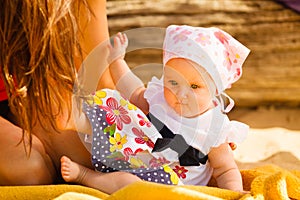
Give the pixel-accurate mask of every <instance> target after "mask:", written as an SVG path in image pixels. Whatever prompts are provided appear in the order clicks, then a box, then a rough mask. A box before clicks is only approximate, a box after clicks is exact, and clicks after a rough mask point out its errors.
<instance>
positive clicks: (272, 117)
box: [229, 107, 300, 170]
mask: <svg viewBox="0 0 300 200" xmlns="http://www.w3.org/2000/svg"><path fill="white" fill-rule="evenodd" d="M299 116H300V109H299V108H298V109H296V108H294V109H292V108H273V107H271V108H266V107H262V108H258V109H246V108H245V109H243V108H236V109H235V110H233V111H232V113H230V114H229V117H230V119H231V120H238V121H241V122H244V123H246V124H248V125H249V126H250V132H249V134H248V137H247V140H246V141H244V142H243V143H242V144H239V145H238V148H237V149H236V150H235V151H234V154H235V158H236V161H237V163H238V165H239V167H240V168H241V169H247V168H251V167H255V166H261V165H267V164H275V165H278V166H280V167H283V168H285V169H291V170H293V169H297V170H300V117H299Z"/></svg>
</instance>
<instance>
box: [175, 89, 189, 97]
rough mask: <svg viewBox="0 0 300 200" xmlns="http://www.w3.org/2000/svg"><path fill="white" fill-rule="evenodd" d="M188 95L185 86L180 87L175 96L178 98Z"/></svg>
mask: <svg viewBox="0 0 300 200" xmlns="http://www.w3.org/2000/svg"><path fill="white" fill-rule="evenodd" d="M187 97H188V90H187V89H186V88H181V89H180V90H178V91H177V98H178V99H179V100H183V99H186V98H187Z"/></svg>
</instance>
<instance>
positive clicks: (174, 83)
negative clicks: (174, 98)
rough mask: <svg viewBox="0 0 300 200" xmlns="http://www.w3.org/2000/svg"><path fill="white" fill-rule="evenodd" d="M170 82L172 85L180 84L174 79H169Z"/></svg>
mask: <svg viewBox="0 0 300 200" xmlns="http://www.w3.org/2000/svg"><path fill="white" fill-rule="evenodd" d="M169 83H170V84H171V85H178V83H177V82H176V81H174V80H169Z"/></svg>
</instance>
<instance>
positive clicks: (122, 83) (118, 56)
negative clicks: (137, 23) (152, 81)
mask: <svg viewBox="0 0 300 200" xmlns="http://www.w3.org/2000/svg"><path fill="white" fill-rule="evenodd" d="M127 45H128V39H127V36H126V35H125V34H123V33H118V34H117V36H116V37H115V38H114V45H113V46H112V45H109V49H110V56H109V63H110V66H109V69H110V73H111V75H112V79H113V81H114V83H115V85H116V88H117V90H118V91H119V92H120V93H121V94H122V96H124V97H126V98H127V99H129V101H130V102H131V103H133V104H134V105H136V106H137V107H139V108H140V109H141V110H142V111H143V112H144V113H146V114H147V113H148V110H149V105H148V102H147V100H146V99H145V98H144V92H145V89H146V88H145V86H144V84H143V82H142V81H141V80H140V79H139V78H138V77H137V76H136V75H134V73H132V71H131V70H130V68H129V67H128V65H127V63H126V61H125V60H124V55H125V51H126V48H127Z"/></svg>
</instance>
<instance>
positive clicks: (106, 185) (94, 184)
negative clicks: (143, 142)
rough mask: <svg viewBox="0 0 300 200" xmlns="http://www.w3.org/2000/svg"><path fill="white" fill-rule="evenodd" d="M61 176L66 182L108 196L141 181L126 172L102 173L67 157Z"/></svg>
mask: <svg viewBox="0 0 300 200" xmlns="http://www.w3.org/2000/svg"><path fill="white" fill-rule="evenodd" d="M61 174H62V177H63V178H64V180H65V181H66V182H73V183H77V184H81V185H84V186H87V187H91V188H95V189H98V190H100V191H102V192H105V193H107V194H111V193H114V192H115V191H117V190H119V189H121V188H123V187H125V186H126V185H129V184H131V183H134V182H137V181H141V179H140V178H138V177H137V176H135V175H133V174H130V173H126V172H121V171H118V172H111V173H102V172H97V171H95V170H91V169H89V168H87V167H84V166H82V165H79V164H78V163H76V162H74V161H72V160H71V159H69V158H68V157H66V156H63V157H62V158H61Z"/></svg>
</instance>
